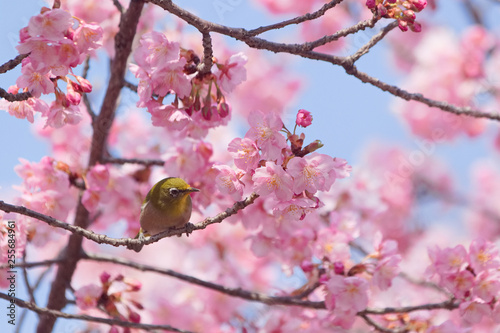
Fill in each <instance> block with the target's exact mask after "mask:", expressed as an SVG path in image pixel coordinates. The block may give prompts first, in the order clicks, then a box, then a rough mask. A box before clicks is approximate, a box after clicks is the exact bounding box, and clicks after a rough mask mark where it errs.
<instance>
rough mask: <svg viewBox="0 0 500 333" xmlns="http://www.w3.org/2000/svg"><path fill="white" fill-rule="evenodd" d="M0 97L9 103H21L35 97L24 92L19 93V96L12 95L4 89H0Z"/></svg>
mask: <svg viewBox="0 0 500 333" xmlns="http://www.w3.org/2000/svg"><path fill="white" fill-rule="evenodd" d="M0 97H1V98H5V99H6V100H8V101H9V102H20V101H25V100H27V99H28V98H31V97H33V96H31V93H30V92H23V93H19V94H11V93H8V92H7V91H6V90H4V89H3V88H0Z"/></svg>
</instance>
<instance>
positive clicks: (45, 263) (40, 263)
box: [0, 259, 62, 269]
mask: <svg viewBox="0 0 500 333" xmlns="http://www.w3.org/2000/svg"><path fill="white" fill-rule="evenodd" d="M61 261H62V259H50V260H43V261H37V262H20V263H17V264H15V265H14V267H25V268H33V267H40V266H50V265H53V264H57V263H59V262H61ZM9 267H10V265H9V264H2V265H0V269H5V268H9Z"/></svg>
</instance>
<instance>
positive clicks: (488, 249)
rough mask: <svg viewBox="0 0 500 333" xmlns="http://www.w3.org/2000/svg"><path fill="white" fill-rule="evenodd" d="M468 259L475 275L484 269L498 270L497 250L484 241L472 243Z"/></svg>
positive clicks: (499, 265)
mask: <svg viewBox="0 0 500 333" xmlns="http://www.w3.org/2000/svg"><path fill="white" fill-rule="evenodd" d="M469 258H470V264H471V266H472V268H473V269H474V271H475V272H476V274H478V273H480V272H482V271H483V270H485V269H498V268H500V257H499V256H498V249H497V248H496V247H495V245H494V244H492V243H490V242H487V241H485V240H484V239H477V240H474V241H472V243H471V245H470V247H469Z"/></svg>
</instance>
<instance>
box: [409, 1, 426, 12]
mask: <svg viewBox="0 0 500 333" xmlns="http://www.w3.org/2000/svg"><path fill="white" fill-rule="evenodd" d="M410 1H411V3H412V4H413V6H415V8H416V10H417V11H418V12H419V11H421V10H422V9H424V8H425V6H427V0H410Z"/></svg>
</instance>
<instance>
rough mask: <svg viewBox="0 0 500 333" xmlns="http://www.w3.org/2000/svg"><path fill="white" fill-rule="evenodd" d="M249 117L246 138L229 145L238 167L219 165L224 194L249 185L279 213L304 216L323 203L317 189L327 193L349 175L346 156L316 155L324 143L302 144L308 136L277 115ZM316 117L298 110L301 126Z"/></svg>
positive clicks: (237, 192) (235, 194)
mask: <svg viewBox="0 0 500 333" xmlns="http://www.w3.org/2000/svg"><path fill="white" fill-rule="evenodd" d="M248 121H249V123H250V129H249V130H248V132H247V133H246V135H245V137H244V138H236V139H234V140H232V141H231V142H230V143H229V147H228V151H229V153H230V154H231V156H232V157H233V159H234V164H235V166H236V167H237V168H238V170H233V169H232V168H230V167H228V166H218V167H216V168H217V169H218V170H219V171H220V173H219V176H218V177H217V178H216V182H217V185H218V187H219V190H220V191H221V192H222V193H225V194H229V195H231V196H232V197H233V198H238V197H241V195H242V194H243V187H244V185H245V183H246V184H248V185H251V188H252V190H253V191H254V192H256V193H257V194H259V195H261V196H263V197H266V198H269V199H270V200H271V201H273V202H274V204H273V206H274V207H275V208H274V209H273V212H274V214H275V215H277V216H282V217H283V218H285V219H286V218H291V219H303V218H304V217H305V214H306V213H307V212H309V211H311V209H314V208H318V207H320V206H321V202H320V200H319V199H318V198H317V197H315V196H314V194H315V193H316V192H318V191H328V190H329V189H330V188H331V186H332V185H333V183H334V182H335V179H337V178H344V177H347V176H348V175H349V171H350V166H349V165H347V163H346V161H345V160H343V159H339V158H332V157H330V156H328V155H324V154H319V153H316V152H315V150H317V149H318V148H321V146H322V144H321V143H320V142H319V141H315V142H313V143H311V144H309V145H307V146H305V147H302V146H303V141H304V138H305V136H304V135H303V134H302V135H301V136H298V135H297V134H295V133H291V132H290V131H288V130H286V129H285V127H284V126H283V122H282V121H281V119H280V117H279V116H278V115H276V114H275V113H263V112H261V111H254V112H252V113H251V114H250V115H249V117H248ZM311 121H312V118H311V116H310V114H309V112H308V111H305V110H300V111H299V114H298V115H297V122H296V124H297V125H299V126H303V127H305V126H308V125H310V124H311ZM283 133H285V134H287V136H285V135H284V134H283ZM287 141H288V142H289V143H288V142H287Z"/></svg>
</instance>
